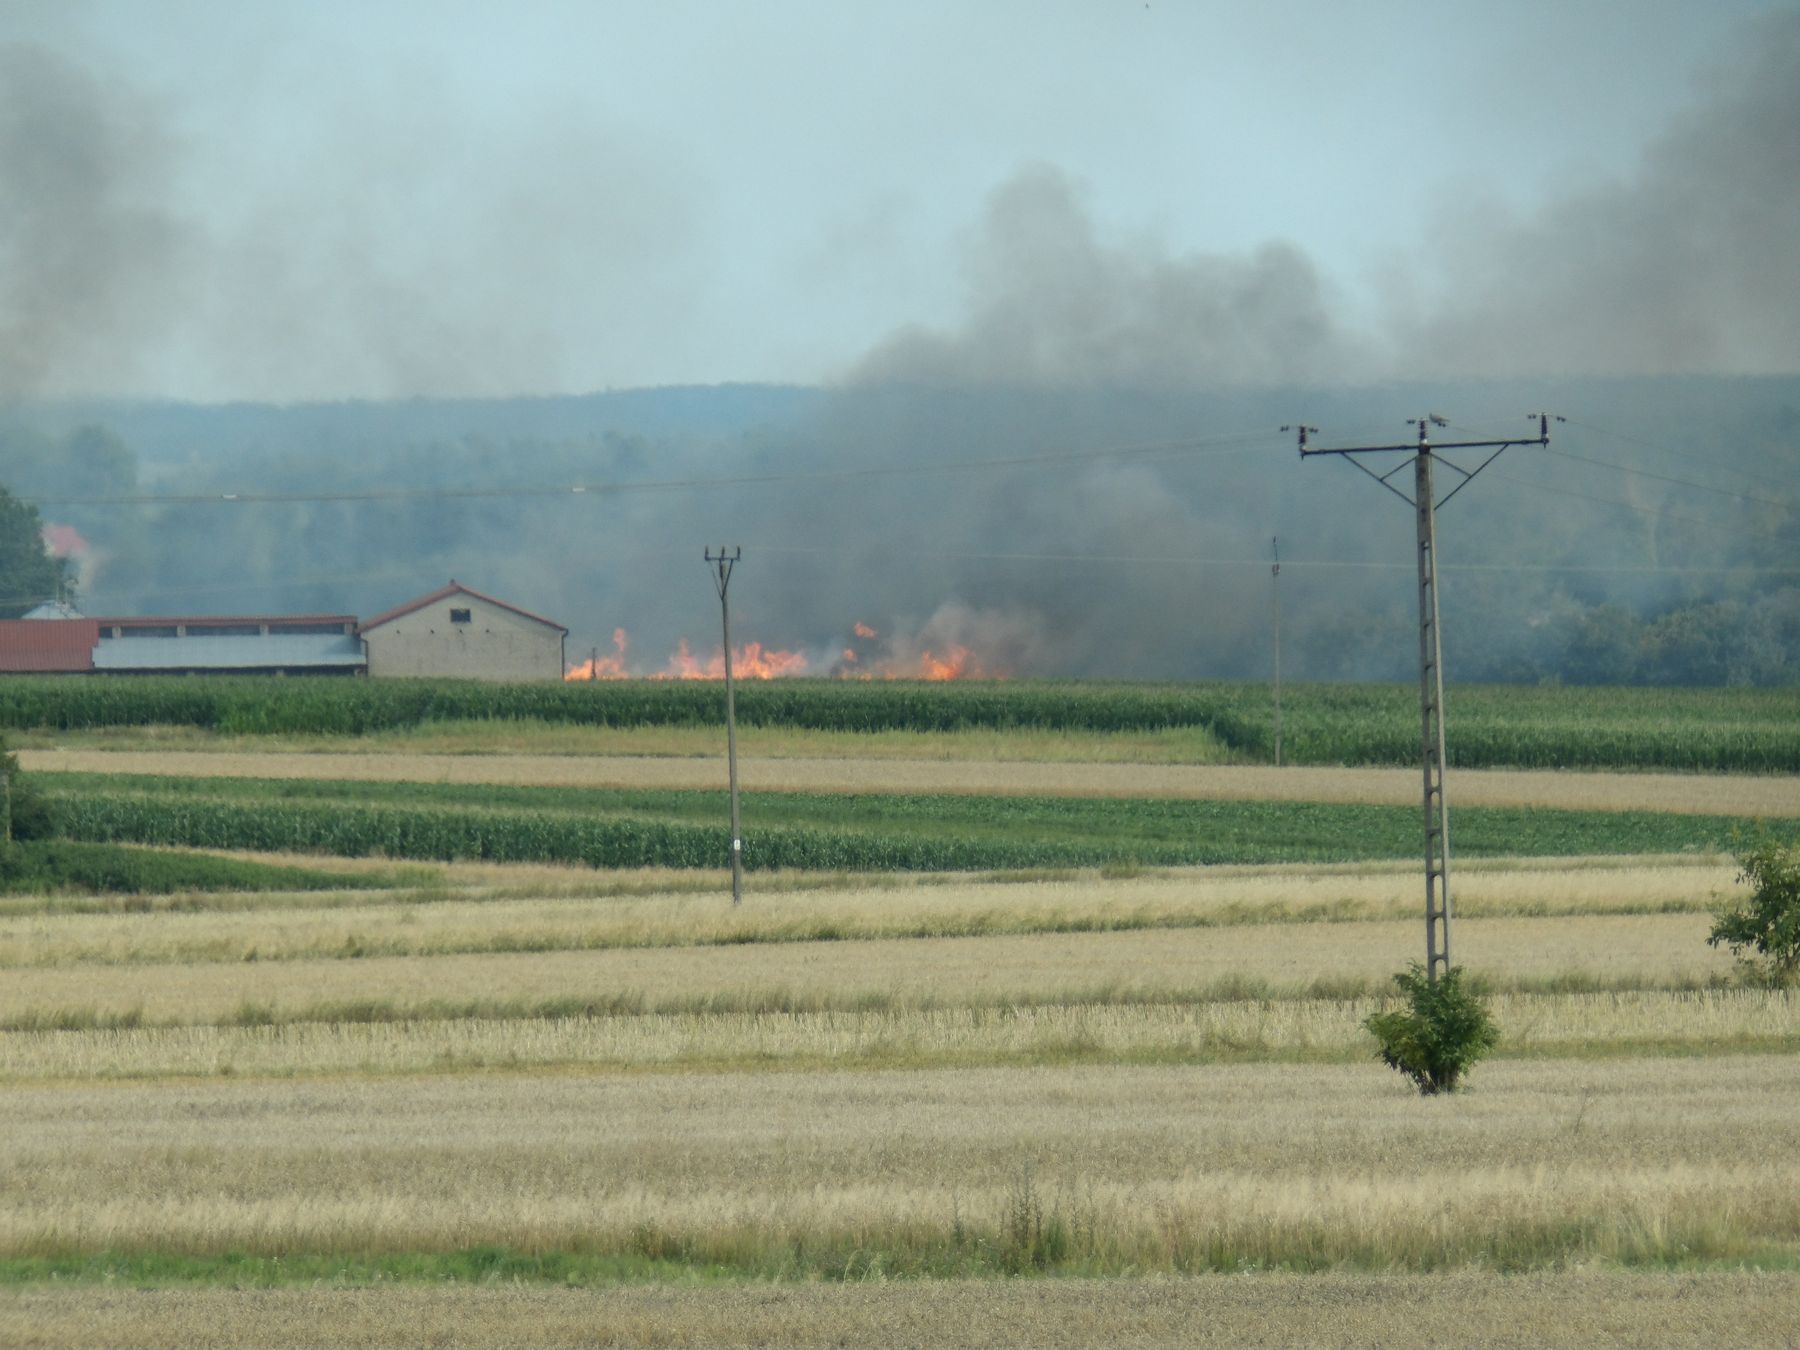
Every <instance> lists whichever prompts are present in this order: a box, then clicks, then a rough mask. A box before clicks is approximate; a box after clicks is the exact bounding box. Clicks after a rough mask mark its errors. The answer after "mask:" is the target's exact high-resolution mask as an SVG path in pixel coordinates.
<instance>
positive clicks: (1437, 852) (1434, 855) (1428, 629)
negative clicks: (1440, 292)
mask: <svg viewBox="0 0 1800 1350" xmlns="http://www.w3.org/2000/svg"><path fill="white" fill-rule="evenodd" d="M1550 417H1551V414H1549V413H1532V414H1531V418H1530V420H1532V421H1534V422H1536V423H1537V435H1536V436H1516V437H1512V438H1510V439H1507V440H1498V441H1450V442H1446V443H1445V444H1442V445H1436V446H1434V445H1433V444H1432V443H1431V428H1432V427H1434V426H1436V427H1442V426H1447V425H1449V424H1448V423H1447V422H1445V421H1444V419H1443V418H1441V417H1438V416H1436V415H1435V414H1429V413H1428V414H1426V415H1425V416H1424V417H1417V418H1408V419H1407V423H1408V425H1409V426H1417V427H1418V429H1419V436H1418V441H1417V442H1416V443H1407V444H1402V445H1357V446H1347V447H1344V448H1341V449H1325V448H1315V447H1313V446H1312V445H1310V444H1308V442H1307V437H1308V435H1316V434H1317V433H1318V430H1319V429H1318V428H1317V427H1308V426H1296V427H1283V428H1282V430H1283V431H1289V430H1296V431H1298V432H1299V437H1300V457H1301V458H1302V459H1305V458H1307V457H1308V456H1311V455H1338V456H1341V457H1342V458H1344V459H1347V460H1349V461H1350V463H1352V464H1354V465H1356V467H1357V468H1359V469H1361V470H1362V471H1363V472H1364V473H1366V474H1368V475H1369V477H1371V478H1373V479H1374V480H1375V481H1376V482H1377V483H1380V484H1381V485H1382V486H1383V487H1384V488H1386V489H1387V490H1388V491H1389V492H1391V493H1393V494H1394V495H1395V496H1396V497H1398V498H1400V500H1402V501H1404V502H1405V503H1406V504H1407V505H1408V506H1411V507H1412V508H1413V514H1414V517H1415V520H1416V522H1417V526H1418V554H1419V558H1418V561H1419V724H1420V762H1421V764H1422V767H1423V769H1424V796H1423V806H1424V817H1425V970H1426V974H1427V976H1428V977H1429V979H1430V982H1431V983H1432V984H1434V985H1435V984H1436V983H1437V981H1438V976H1439V975H1440V974H1443V973H1446V972H1448V971H1449V969H1450V916H1451V906H1450V807H1449V803H1448V801H1447V800H1446V799H1445V796H1444V758H1445V756H1444V746H1445V738H1444V644H1443V639H1442V636H1441V635H1440V633H1439V626H1438V579H1437V577H1438V567H1437V509H1438V507H1440V506H1442V505H1444V504H1445V503H1446V502H1448V501H1449V500H1450V499H1451V498H1452V497H1454V496H1455V495H1456V494H1457V493H1459V492H1461V491H1462V490H1463V489H1464V488H1465V487H1467V486H1468V485H1469V483H1470V481H1471V480H1472V479H1473V478H1474V477H1475V475H1476V474H1478V473H1480V472H1481V471H1482V470H1483V469H1485V468H1487V466H1488V465H1490V464H1492V463H1493V462H1494V461H1495V460H1496V459H1498V458H1499V457H1500V455H1501V453H1502V452H1503V451H1505V450H1506V449H1507V448H1508V447H1510V446H1514V445H1548V444H1550ZM1556 420H1557V421H1559V422H1560V421H1562V420H1563V419H1562V418H1560V417H1559V418H1557V419H1556ZM1446 450H1486V451H1488V452H1489V453H1488V456H1487V458H1485V459H1483V460H1482V461H1481V463H1479V464H1477V465H1476V466H1475V467H1474V468H1473V469H1464V468H1463V467H1461V466H1460V465H1457V464H1453V463H1451V462H1450V461H1449V460H1447V459H1440V458H1439V456H1440V455H1441V454H1442V453H1443V452H1444V451H1446ZM1407 452H1410V454H1411V456H1412V467H1413V490H1412V495H1411V496H1410V497H1409V496H1407V495H1406V493H1405V492H1403V491H1401V489H1399V488H1397V487H1395V486H1394V484H1393V483H1392V481H1390V480H1392V479H1393V478H1395V477H1396V476H1398V475H1399V474H1400V472H1401V471H1402V470H1403V469H1404V468H1405V467H1406V463H1405V461H1402V462H1401V463H1400V464H1399V465H1397V466H1396V467H1394V468H1392V469H1390V470H1388V472H1386V473H1385V474H1381V473H1376V472H1375V471H1374V470H1373V469H1371V468H1369V466H1368V465H1366V464H1364V463H1363V462H1362V460H1361V458H1360V456H1364V455H1386V454H1395V453H1407ZM1438 463H1442V464H1443V465H1444V467H1445V468H1447V469H1451V470H1454V471H1455V472H1456V473H1458V474H1460V475H1462V477H1461V481H1459V482H1458V483H1457V484H1456V486H1455V487H1453V488H1451V489H1450V491H1448V492H1446V493H1445V494H1444V496H1443V498H1442V499H1441V500H1440V499H1439V498H1438V497H1437V495H1436V489H1435V487H1434V485H1433V481H1432V479H1433V474H1432V469H1433V466H1434V465H1435V464H1438Z"/></svg>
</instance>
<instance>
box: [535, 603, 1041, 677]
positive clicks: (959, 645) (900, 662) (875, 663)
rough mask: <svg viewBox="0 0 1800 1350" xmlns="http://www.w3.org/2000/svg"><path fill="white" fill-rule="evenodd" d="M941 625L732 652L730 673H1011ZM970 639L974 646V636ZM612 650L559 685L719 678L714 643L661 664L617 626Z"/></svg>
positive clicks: (720, 657) (681, 646) (865, 629)
mask: <svg viewBox="0 0 1800 1350" xmlns="http://www.w3.org/2000/svg"><path fill="white" fill-rule="evenodd" d="M934 626H935V627H937V628H942V627H944V626H945V625H944V623H943V622H942V615H941V614H940V616H939V619H937V620H934V622H933V625H928V627H927V629H925V630H923V631H922V632H921V633H920V634H919V635H917V636H913V637H899V636H893V635H889V636H883V634H882V633H881V632H880V631H878V630H877V629H875V628H872V627H870V626H869V625H868V624H866V623H862V622H860V621H858V622H856V623H854V624H852V625H851V628H850V633H849V635H848V637H847V638H846V639H845V641H844V642H843V643H842V645H840V646H836V647H825V648H821V649H820V650H819V651H816V652H808V651H805V650H800V649H794V650H781V649H778V648H774V647H765V646H764V645H763V644H762V643H760V642H747V643H745V644H744V645H743V646H741V647H740V646H733V647H732V649H731V673H732V675H733V676H734V677H736V678H738V679H744V680H775V679H781V678H783V677H785V676H794V675H826V676H830V677H832V678H834V679H844V680H962V679H987V680H994V679H1001V680H1003V679H1007V678H1008V677H1010V676H1011V675H1012V674H1013V673H1014V672H1013V670H1012V669H1011V668H1009V665H1008V663H1007V662H1006V660H1005V658H1004V656H1003V655H1001V654H1000V653H998V652H995V653H993V654H986V653H983V652H981V651H979V650H978V649H977V646H976V645H974V643H971V642H966V641H957V640H955V639H954V638H949V637H946V636H943V635H942V634H941V633H940V634H938V635H935V636H934V635H933V633H932V628H933V627H934ZM976 641H977V642H978V641H979V638H978V637H977V639H976ZM612 643H613V649H612V651H611V652H610V653H602V652H601V651H600V650H599V649H598V648H596V649H594V650H593V651H592V652H591V653H590V654H589V656H588V659H587V660H585V661H581V662H579V663H577V664H575V665H572V666H570V667H569V669H568V671H567V672H566V673H565V674H564V675H563V678H564V679H565V680H722V679H724V678H725V648H724V647H723V646H722V645H718V646H715V647H714V648H713V649H712V652H711V653H710V654H709V655H707V656H705V657H701V656H698V655H696V654H695V652H694V648H693V645H692V644H691V643H689V642H688V640H687V639H686V638H683V639H681V641H680V642H678V643H677V644H676V647H675V650H674V651H673V652H672V653H670V654H669V656H668V657H667V658H666V659H665V660H663V661H662V662H661V664H656V663H654V662H650V663H646V662H644V661H643V660H641V659H635V658H634V657H633V655H632V650H631V637H630V635H629V634H628V633H627V632H626V631H625V630H624V629H623V628H615V629H613V634H612Z"/></svg>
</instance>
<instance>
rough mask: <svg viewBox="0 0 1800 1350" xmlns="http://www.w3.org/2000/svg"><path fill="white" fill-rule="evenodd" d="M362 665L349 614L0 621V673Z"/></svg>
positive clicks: (326, 671)
mask: <svg viewBox="0 0 1800 1350" xmlns="http://www.w3.org/2000/svg"><path fill="white" fill-rule="evenodd" d="M364 664H365V662H364V660H363V652H362V644H361V643H360V642H358V641H357V640H356V616H355V615H351V614H252V615H228V616H223V617H221V616H208V617H205V618H188V617H172V618H107V619H84V618H80V617H63V616H60V615H56V616H52V615H46V616H45V617H43V618H24V619H10V620H6V621H3V622H0V673H13V674H26V673H36V674H70V675H90V674H114V675H355V674H360V673H361V672H362V669H363V667H364Z"/></svg>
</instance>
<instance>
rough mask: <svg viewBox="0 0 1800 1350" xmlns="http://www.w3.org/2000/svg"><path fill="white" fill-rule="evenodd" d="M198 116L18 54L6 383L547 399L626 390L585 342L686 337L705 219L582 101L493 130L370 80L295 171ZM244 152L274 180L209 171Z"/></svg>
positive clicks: (1, 336)
mask: <svg viewBox="0 0 1800 1350" xmlns="http://www.w3.org/2000/svg"><path fill="white" fill-rule="evenodd" d="M408 92H410V93H411V94H412V97H410V98H408V97H404V96H403V95H405V94H406V93H408ZM178 113H179V109H176V108H172V107H169V106H165V105H164V104H162V103H159V102H158V101H157V100H155V99H152V98H150V97H148V96H146V95H143V94H141V93H140V92H138V91H137V90H135V89H134V88H133V87H132V86H131V85H130V84H129V83H128V82H126V81H124V80H122V79H120V78H119V77H117V76H116V74H113V73H110V72H105V71H97V70H94V69H90V68H88V67H85V66H82V65H79V64H77V63H75V62H73V61H71V60H70V59H68V58H67V57H65V56H63V55H61V54H59V53H58V52H57V51H55V50H53V49H51V48H49V47H45V46H42V45H38V44H26V43H16V44H12V45H9V46H6V47H4V48H0V199H4V201H5V203H6V207H5V210H4V211H3V212H0V397H7V398H15V399H16V398H20V397H34V396H37V397H52V398H57V397H68V396H79V395H85V394H119V393H127V392H132V391H134V390H142V389H148V390H152V391H156V390H161V389H166V388H168V387H170V386H171V385H175V386H182V385H185V386H187V387H199V388H206V389H218V390H221V391H229V393H230V394H231V395H233V396H235V397H245V398H259V397H263V398H276V399H289V398H294V397H307V396H311V397H320V398H338V397H346V396H349V397H369V398H381V397H403V396H410V395H419V394H430V393H451V394H459V395H481V394H490V395H491V394H509V393H518V392H535V391H540V390H545V389H555V388H561V387H569V386H581V385H585V384H601V383H604V382H605V373H604V371H597V370H589V369H582V368H578V367H577V366H576V365H575V364H574V363H575V362H576V361H579V360H581V359H582V357H583V356H584V355H585V356H586V357H587V358H588V359H590V360H591V359H593V358H594V355H595V353H594V352H593V350H592V349H588V350H586V351H584V352H581V353H579V354H577V353H574V352H572V350H571V343H570V341H569V334H570V333H571V332H582V333H589V334H591V333H595V332H598V333H601V334H604V335H607V337H606V339H605V340H606V341H609V342H612V343H614V344H615V351H616V352H618V353H622V352H624V351H626V350H629V348H630V346H631V345H632V344H636V343H649V344H652V345H654V344H656V343H657V342H659V341H661V340H664V339H667V338H670V337H672V336H678V335H679V334H678V327H679V324H680V323H681V322H682V321H683V316H684V315H685V312H686V311H685V310H684V309H683V308H682V307H681V306H680V305H678V304H675V303H672V302H671V301H670V296H671V294H676V295H682V294H685V293H686V291H685V289H684V288H691V287H692V285H693V284H694V282H695V280H696V278H695V277H694V275H693V274H692V268H691V267H690V266H688V265H687V263H686V261H685V260H686V257H687V245H688V243H689V242H690V240H691V237H692V230H693V228H694V221H695V220H696V218H697V216H698V212H696V211H695V210H694V209H693V203H692V202H691V201H690V200H689V197H688V195H687V192H686V190H685V189H683V188H682V187H680V186H679V185H678V183H677V182H676V172H675V170H674V169H673V168H672V167H670V166H667V165H664V164H662V163H659V162H658V159H657V155H656V153H655V151H656V147H654V146H652V147H649V148H645V147H640V146H631V145H627V144H626V143H625V141H624V139H623V138H622V137H621V136H619V135H617V134H616V133H614V132H612V131H611V130H610V129H609V128H606V127H602V126H595V125H592V124H591V123H589V122H584V120H583V119H582V117H581V115H579V113H577V112H576V111H574V110H569V109H551V110H550V111H549V112H548V113H546V114H545V115H543V116H541V117H537V118H533V119H529V120H527V119H520V120H518V121H516V122H513V123H510V124H507V123H503V122H497V121H496V120H495V119H488V120H487V121H484V122H482V123H481V124H480V125H479V127H478V128H477V129H475V130H470V129H469V126H468V120H467V119H466V118H464V117H463V116H462V115H461V110H460V109H459V108H457V107H455V106H453V105H451V104H449V103H447V102H446V101H445V100H444V97H443V93H442V91H441V90H439V89H436V88H429V87H420V86H418V85H417V84H416V83H415V87H413V88H412V89H411V90H410V91H408V90H404V89H399V90H397V89H395V88H392V87H386V86H384V87H383V88H380V89H359V88H357V87H355V86H354V85H353V84H351V83H350V82H349V77H348V76H345V77H344V78H343V79H341V80H339V81H338V82H337V83H336V84H334V85H333V98H332V100H331V101H330V102H329V104H328V105H326V107H325V110H324V111H322V112H320V113H318V114H316V119H317V120H316V121H311V122H309V121H308V120H307V119H306V117H304V116H299V115H297V116H296V120H295V123H294V125H293V126H292V127H290V128H289V129H288V132H289V134H288V136H287V138H286V139H285V141H284V143H283V148H282V150H281V153H282V154H283V155H285V156H286V160H285V162H283V163H282V164H281V166H280V168H281V172H279V173H270V172H269V168H270V166H269V163H268V162H267V156H268V154H269V153H270V151H269V149H268V148H267V147H266V146H264V145H262V144H260V143H256V142H254V141H252V140H250V139H245V140H243V141H242V142H240V141H238V140H235V139H234V135H235V129H233V128H231V127H219V126H214V127H209V128H208V129H207V134H208V135H209V136H211V137H213V138H214V143H213V144H211V145H210V146H209V150H210V151H211V153H210V154H209V155H202V154H200V153H199V152H198V147H196V146H194V145H192V144H190V143H188V142H187V141H184V140H182V139H180V138H178V137H176V136H175V135H174V134H173V133H172V131H171V130H170V129H171V128H173V127H175V126H176V125H178V124H179V118H178V116H177V114H178ZM233 156H237V157H239V159H240V160H241V163H240V165H239V167H240V169H241V170H242V172H243V173H244V174H245V175H246V176H247V177H248V179H249V181H250V182H251V184H252V186H249V187H247V188H240V187H237V186H236V185H235V184H234V185H231V186H229V187H221V186H219V185H217V184H215V185H214V186H213V187H212V188H211V189H210V191H211V194H212V195H211V196H208V195H207V191H208V190H207V189H205V188H201V187H196V182H197V181H198V180H197V179H196V178H195V174H196V172H199V173H200V174H201V176H202V177H203V176H204V173H205V172H206V171H207V170H208V169H209V168H210V169H211V171H213V172H215V173H217V172H219V167H218V166H219V165H221V164H224V163H227V162H229V161H230V160H231V157H233ZM597 320H598V321H597ZM600 354H601V356H602V357H604V356H605V355H606V352H605V351H604V350H603V351H602V352H601V353H600Z"/></svg>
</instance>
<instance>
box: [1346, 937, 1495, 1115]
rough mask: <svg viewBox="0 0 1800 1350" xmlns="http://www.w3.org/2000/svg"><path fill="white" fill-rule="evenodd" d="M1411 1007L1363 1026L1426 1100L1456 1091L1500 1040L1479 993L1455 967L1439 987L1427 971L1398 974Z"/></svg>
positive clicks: (1371, 1019)
mask: <svg viewBox="0 0 1800 1350" xmlns="http://www.w3.org/2000/svg"><path fill="white" fill-rule="evenodd" d="M1394 983H1395V984H1396V985H1398V986H1399V987H1400V992H1401V993H1403V994H1404V995H1405V996H1406V1002H1407V1006H1406V1007H1405V1008H1396V1009H1393V1010H1390V1011H1388V1012H1378V1013H1374V1014H1371V1015H1370V1016H1369V1017H1368V1018H1367V1019H1366V1020H1365V1021H1364V1022H1363V1025H1364V1026H1365V1027H1367V1028H1368V1029H1369V1030H1370V1031H1371V1032H1373V1033H1374V1036H1375V1039H1376V1041H1377V1042H1379V1043H1380V1046H1381V1058H1382V1061H1383V1062H1384V1063H1385V1064H1386V1065H1387V1066H1388V1067H1389V1068H1390V1069H1398V1070H1399V1071H1400V1072H1401V1073H1403V1074H1405V1075H1406V1076H1407V1077H1408V1078H1410V1079H1412V1081H1413V1083H1414V1084H1415V1085H1416V1086H1417V1087H1418V1089H1419V1092H1420V1093H1421V1094H1422V1095H1423V1096H1427V1097H1430V1096H1433V1095H1435V1094H1437V1093H1439V1092H1454V1091H1456V1085H1457V1083H1458V1081H1459V1080H1460V1079H1461V1078H1462V1076H1463V1074H1464V1073H1465V1072H1467V1070H1468V1068H1469V1066H1470V1065H1472V1064H1474V1063H1475V1061H1476V1060H1478V1059H1480V1058H1481V1057H1482V1056H1483V1055H1485V1054H1486V1053H1487V1052H1488V1051H1489V1050H1492V1049H1493V1048H1494V1046H1495V1044H1496V1043H1497V1042H1498V1041H1499V1039H1500V1031H1499V1028H1497V1027H1496V1026H1495V1025H1494V1019H1493V1018H1492V1017H1491V1016H1489V1014H1488V1010H1487V1008H1486V1006H1485V1005H1484V1004H1483V1003H1482V1001H1481V998H1480V996H1479V995H1477V994H1475V993H1474V992H1472V991H1471V990H1470V989H1469V988H1468V987H1467V986H1466V985H1465V984H1464V983H1463V970H1462V967H1460V966H1452V967H1451V968H1450V969H1449V970H1448V971H1446V972H1445V973H1444V975H1443V977H1442V978H1441V979H1439V980H1438V982H1437V983H1436V984H1433V983H1432V982H1431V978H1430V976H1428V975H1427V974H1426V972H1425V967H1423V966H1422V965H1420V964H1419V963H1418V962H1416V961H1415V962H1413V964H1412V967H1411V969H1409V970H1406V971H1403V972H1402V973H1400V974H1398V975H1396V976H1394Z"/></svg>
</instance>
